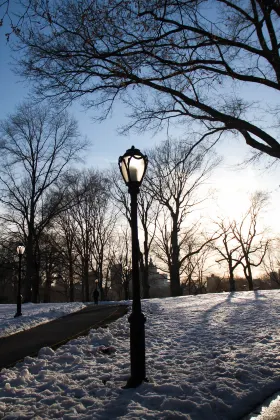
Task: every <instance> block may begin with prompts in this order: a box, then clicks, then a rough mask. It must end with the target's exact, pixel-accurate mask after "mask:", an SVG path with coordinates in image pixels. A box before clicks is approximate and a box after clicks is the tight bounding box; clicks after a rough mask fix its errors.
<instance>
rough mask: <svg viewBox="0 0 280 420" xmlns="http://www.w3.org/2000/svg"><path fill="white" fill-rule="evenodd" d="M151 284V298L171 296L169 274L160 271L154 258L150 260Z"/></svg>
mask: <svg viewBox="0 0 280 420" xmlns="http://www.w3.org/2000/svg"><path fill="white" fill-rule="evenodd" d="M149 285H150V297H151V298H156V297H169V296H170V281H169V280H168V278H167V274H162V273H159V272H158V269H157V267H156V265H155V264H154V263H153V261H152V258H150V262H149Z"/></svg>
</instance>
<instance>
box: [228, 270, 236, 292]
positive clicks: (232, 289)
mask: <svg viewBox="0 0 280 420" xmlns="http://www.w3.org/2000/svg"><path fill="white" fill-rule="evenodd" d="M229 291H230V292H235V280H234V275H233V269H232V267H229Z"/></svg>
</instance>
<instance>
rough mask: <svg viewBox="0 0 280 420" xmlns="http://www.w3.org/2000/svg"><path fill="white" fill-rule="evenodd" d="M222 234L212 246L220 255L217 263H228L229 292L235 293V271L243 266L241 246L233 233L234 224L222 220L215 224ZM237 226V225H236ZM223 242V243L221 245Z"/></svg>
mask: <svg viewBox="0 0 280 420" xmlns="http://www.w3.org/2000/svg"><path fill="white" fill-rule="evenodd" d="M214 223H215V225H216V226H217V228H218V232H219V233H220V238H219V239H218V240H217V241H216V242H215V243H213V244H212V248H213V249H215V250H216V251H217V253H218V254H219V258H218V260H216V262H217V263H219V264H221V263H223V262H226V264H227V266H228V273H229V290H230V292H235V290H236V288H235V280H234V271H235V269H236V268H237V267H238V265H240V264H241V260H242V253H240V251H241V244H240V243H239V242H237V241H236V239H235V235H234V233H233V222H229V221H228V222H227V221H226V220H224V219H220V220H218V221H216V222H214ZM234 226H236V224H234ZM220 242H221V243H220Z"/></svg>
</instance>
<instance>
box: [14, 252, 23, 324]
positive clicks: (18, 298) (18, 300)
mask: <svg viewBox="0 0 280 420" xmlns="http://www.w3.org/2000/svg"><path fill="white" fill-rule="evenodd" d="M24 251H25V247H24V246H23V245H19V246H18V247H17V253H18V258H19V264H18V293H17V312H16V314H15V316H14V318H16V317H18V316H21V315H22V313H21V259H22V256H23V253H24Z"/></svg>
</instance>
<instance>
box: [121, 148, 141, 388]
mask: <svg viewBox="0 0 280 420" xmlns="http://www.w3.org/2000/svg"><path fill="white" fill-rule="evenodd" d="M147 165H148V158H147V156H145V155H143V154H142V153H141V152H140V150H138V149H135V147H134V146H132V147H131V149H128V150H127V151H126V152H125V154H124V155H123V156H120V157H119V168H120V171H121V174H122V177H123V179H124V182H125V183H126V185H127V186H128V192H129V194H130V198H131V238H132V312H131V315H130V316H129V318H128V321H129V323H130V369H131V377H130V378H129V380H128V382H127V384H126V388H135V387H137V386H139V385H140V384H141V383H142V382H143V381H144V380H145V379H146V368H145V321H146V318H145V316H144V315H143V313H142V311H141V299H140V279H139V244H138V226H137V194H138V193H139V190H140V185H141V183H142V181H143V178H144V175H145V172H146V169H147Z"/></svg>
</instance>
